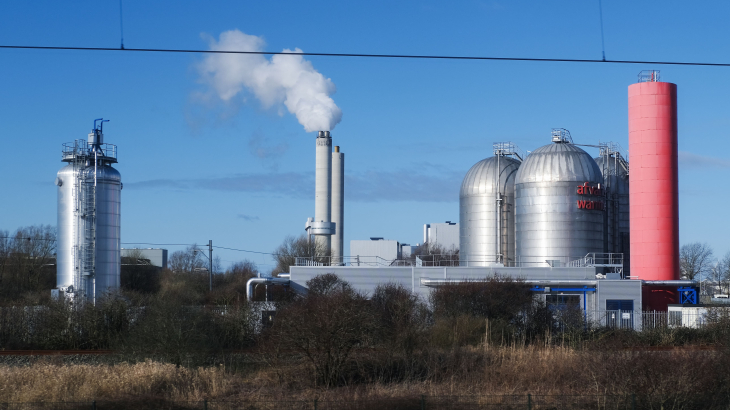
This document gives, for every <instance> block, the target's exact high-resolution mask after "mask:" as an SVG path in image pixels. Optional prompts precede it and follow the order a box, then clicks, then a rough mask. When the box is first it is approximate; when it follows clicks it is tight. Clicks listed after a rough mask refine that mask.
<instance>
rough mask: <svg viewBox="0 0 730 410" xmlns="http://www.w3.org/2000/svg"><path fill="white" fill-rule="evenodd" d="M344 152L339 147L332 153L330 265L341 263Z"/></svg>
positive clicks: (343, 210)
mask: <svg viewBox="0 0 730 410" xmlns="http://www.w3.org/2000/svg"><path fill="white" fill-rule="evenodd" d="M344 204H345V154H344V153H343V152H340V147H339V146H336V147H335V152H333V153H332V222H334V223H335V234H334V237H333V238H332V265H341V264H342V262H343V261H342V256H343V254H342V252H343V245H344V242H343V233H344V228H345V225H344V219H345V206H344Z"/></svg>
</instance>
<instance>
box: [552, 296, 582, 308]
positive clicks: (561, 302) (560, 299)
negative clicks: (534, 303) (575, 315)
mask: <svg viewBox="0 0 730 410" xmlns="http://www.w3.org/2000/svg"><path fill="white" fill-rule="evenodd" d="M545 304H547V305H548V306H555V307H562V306H580V295H546V296H545Z"/></svg>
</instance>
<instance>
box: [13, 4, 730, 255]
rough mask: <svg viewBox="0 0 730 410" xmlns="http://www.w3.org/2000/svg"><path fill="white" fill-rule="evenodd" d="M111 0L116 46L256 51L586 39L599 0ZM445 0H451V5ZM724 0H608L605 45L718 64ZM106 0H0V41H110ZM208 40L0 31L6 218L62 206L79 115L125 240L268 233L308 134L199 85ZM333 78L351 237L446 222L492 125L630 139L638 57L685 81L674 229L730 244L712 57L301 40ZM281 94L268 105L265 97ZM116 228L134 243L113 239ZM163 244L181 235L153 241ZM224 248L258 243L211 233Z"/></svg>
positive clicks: (684, 236)
mask: <svg viewBox="0 0 730 410" xmlns="http://www.w3.org/2000/svg"><path fill="white" fill-rule="evenodd" d="M450 3H452V4H447V2H406V1H404V2H397V3H396V4H393V2H384V1H369V2H337V1H320V2H294V1H291V2H285V1H280V2H193V1H176V2H163V1H159V2H142V1H138V0H127V1H124V42H125V46H127V47H128V48H130V47H134V48H145V47H149V48H191V49H204V48H207V47H208V46H209V43H208V40H206V36H207V37H208V38H210V37H213V38H215V39H218V38H219V36H220V34H221V33H223V32H225V31H228V30H235V29H237V30H240V31H241V32H244V33H247V34H250V35H256V36H260V37H262V38H263V39H264V41H265V42H266V46H265V49H267V50H270V51H281V50H283V49H285V48H286V49H294V48H297V47H298V48H300V49H302V50H303V51H306V52H332V53H348V52H350V53H379V54H388V53H394V54H396V53H397V54H447V55H481V56H515V57H545V58H550V57H554V58H600V57H601V38H600V26H599V18H598V3H597V1H559V2H558V1H555V2H538V1H463V2H450ZM453 3H455V4H453ZM728 15H730V4H728V3H726V2H719V1H718V2H702V3H701V4H695V3H690V2H680V1H673V2H662V3H661V4H658V3H656V2H649V1H628V0H627V1H610V0H605V1H604V2H603V16H604V28H605V48H606V57H607V58H609V59H621V60H672V61H707V62H729V61H730V60H728V51H729V50H728V45H727V39H728V38H730V26H728V25H727V16H728ZM119 42H120V38H119V3H118V2H117V1H102V2H98V1H97V2H91V1H74V2H50V1H47V2H40V1H27V2H4V3H2V4H0V43H2V44H10V45H50V46H88V47H117V46H118V45H119ZM203 59H204V56H201V55H196V54H154V53H134V52H84V51H31V50H0V138H2V141H3V145H2V148H1V149H0V172H2V174H3V175H5V177H4V178H2V179H1V180H2V182H1V183H0V192H2V193H3V194H2V201H0V229H7V230H14V229H16V228H18V227H20V226H26V225H34V224H51V225H55V222H56V189H55V186H54V185H53V180H54V178H55V174H56V172H57V171H58V169H59V168H60V167H61V166H62V165H63V164H62V163H61V161H60V149H61V144H62V143H64V142H68V141H72V140H74V139H77V138H84V137H85V135H86V134H87V133H88V132H89V129H90V128H91V125H92V121H93V119H94V118H98V117H104V118H108V119H110V120H111V122H109V123H107V124H106V125H105V136H106V139H107V142H110V143H114V144H117V145H118V148H119V164H118V166H117V167H116V168H117V169H118V170H119V171H120V172H121V174H122V178H123V181H124V190H123V192H122V201H123V203H122V242H125V243H129V242H150V243H193V242H197V243H200V244H202V243H207V240H208V239H212V240H213V242H214V245H219V246H224V247H231V248H239V249H247V250H254V251H261V252H270V251H272V250H273V249H274V248H275V247H276V246H277V245H278V244H280V243H281V241H282V239H283V238H284V237H285V236H287V235H299V234H301V233H303V232H304V222H305V221H306V218H307V217H310V216H313V213H314V203H313V197H314V182H313V176H314V141H313V139H314V134H313V133H307V132H305V131H304V128H303V127H302V125H300V124H299V123H298V122H297V119H296V118H295V117H294V116H293V115H291V114H289V113H288V112H287V110H286V109H283V108H282V106H281V105H276V106H274V107H271V108H268V109H267V108H264V107H263V106H262V104H261V103H260V102H259V101H258V100H257V99H256V97H255V96H254V95H252V94H251V93H246V92H243V93H240V94H238V95H237V96H236V97H234V98H232V99H231V100H229V101H227V102H225V101H223V100H220V99H216V98H210V99H206V100H201V99H200V98H198V97H199V96H200V95H201V94H205V93H209V92H210V87H209V86H208V85H207V84H205V83H204V82H201V76H200V73H199V70H198V67H199V65H200V64H201V62H202V61H203ZM307 60H309V61H310V62H311V63H312V65H313V66H314V68H315V69H316V70H317V71H319V72H320V73H322V75H324V77H326V78H329V79H331V81H332V82H333V83H334V84H335V86H336V87H337V92H336V93H335V94H334V95H332V98H333V99H334V102H335V103H336V104H337V106H338V107H339V108H340V109H341V110H342V112H343V116H342V121H341V122H340V123H339V124H338V125H337V126H336V128H335V129H334V130H333V132H332V134H333V139H334V143H335V145H340V146H341V147H342V151H344V152H345V155H346V175H347V185H346V188H345V190H346V205H345V218H346V221H345V223H346V231H345V241H346V242H345V243H346V246H345V248H346V249H345V251H346V253H347V249H348V248H349V246H347V244H348V243H349V240H350V239H365V238H367V237H370V236H383V237H386V238H389V239H397V240H400V241H402V242H410V243H416V242H420V241H421V240H422V225H423V224H424V223H430V222H443V221H445V220H452V221H456V220H458V208H459V205H458V188H459V184H460V182H461V179H462V178H463V176H464V174H465V173H466V171H467V170H468V169H469V168H470V167H471V166H472V165H473V164H474V163H475V162H477V161H479V160H481V159H483V158H485V157H487V156H490V155H491V144H492V142H495V141H513V142H515V143H517V144H518V145H519V146H520V147H521V148H522V149H524V150H534V149H536V148H537V147H539V146H542V145H545V144H547V143H549V134H550V129H551V128H553V127H562V128H567V129H568V130H570V132H571V134H572V135H573V138H574V140H575V141H576V142H577V143H585V144H593V143H596V142H598V141H599V140H600V141H615V142H618V143H620V144H621V145H623V146H624V147H627V146H628V143H627V138H628V137H627V126H628V125H627V124H628V120H627V110H628V109H627V87H628V86H629V85H630V84H632V83H634V82H635V81H636V75H637V74H638V72H639V71H641V70H643V69H658V70H661V75H662V79H663V80H665V81H669V82H674V83H676V84H677V85H678V87H679V147H680V151H682V152H681V154H680V237H681V242H682V243H686V242H692V241H706V242H708V243H709V244H710V245H711V246H712V247H713V248H714V249H715V252H716V254H724V253H725V252H727V251H730V240H728V236H727V234H726V232H728V230H729V228H730V222H729V221H728V218H727V217H726V212H727V211H726V209H727V205H726V204H727V203H728V202H729V201H728V200H729V199H730V198H728V193H727V192H726V191H727V190H726V189H725V187H726V186H727V182H726V181H727V180H728V177H730V154H728V152H729V149H730V139H729V138H728V136H729V135H728V134H729V132H728V129H730V117H728V112H730V99H728V95H730V80H729V79H728V78H729V76H728V74H729V73H730V71H729V69H727V68H709V67H678V66H661V65H654V66H643V65H628V64H621V65H619V64H569V63H530V62H489V61H446V60H441V61H430V60H429V61H425V60H386V59H357V58H333V57H311V58H307ZM281 113H283V115H280V114H281ZM125 246H127V247H131V246H132V245H125ZM167 248H169V249H170V250H171V251H174V250H177V249H179V248H177V247H173V246H168V247H167ZM216 253H217V254H218V255H220V256H221V258H222V260H223V264H224V265H227V264H229V263H231V262H235V261H238V260H241V259H243V258H249V259H251V260H253V261H255V262H256V263H258V264H259V265H260V266H261V268H262V269H264V270H268V269H270V268H271V264H272V261H271V258H270V257H268V256H265V255H256V254H246V253H241V252H232V251H223V250H216Z"/></svg>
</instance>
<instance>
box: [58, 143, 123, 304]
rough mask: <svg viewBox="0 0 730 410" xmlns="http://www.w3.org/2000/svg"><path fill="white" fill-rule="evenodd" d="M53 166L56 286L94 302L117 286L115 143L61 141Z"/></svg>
mask: <svg viewBox="0 0 730 410" xmlns="http://www.w3.org/2000/svg"><path fill="white" fill-rule="evenodd" d="M62 159H63V161H64V162H67V163H68V165H66V166H64V167H63V168H61V170H59V171H58V174H57V177H56V185H57V187H58V233H57V235H58V238H57V239H58V242H57V246H58V249H57V274H56V285H57V287H58V288H59V289H63V290H64V292H65V293H66V294H68V295H71V296H72V297H73V298H76V297H83V298H86V299H88V300H89V301H92V302H93V301H95V300H96V299H97V298H98V297H101V296H102V295H104V294H105V293H107V292H110V291H114V290H116V289H118V288H119V286H120V283H119V282H120V270H121V253H120V252H121V190H122V179H121V175H120V174H119V172H118V171H117V170H116V169H114V168H113V167H112V166H111V164H112V163H115V162H116V161H117V160H116V147H115V146H113V145H110V144H103V143H101V140H99V141H96V140H94V141H91V143H89V141H88V139H86V140H85V139H80V140H77V141H75V142H74V143H71V144H64V149H63V153H62Z"/></svg>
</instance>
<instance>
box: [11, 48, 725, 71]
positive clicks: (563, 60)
mask: <svg viewBox="0 0 730 410" xmlns="http://www.w3.org/2000/svg"><path fill="white" fill-rule="evenodd" d="M0 49H17V50H76V51H121V52H125V51H130V52H133V51H137V52H149V53H190V54H257V55H294V56H309V57H317V56H319V57H364V58H402V59H425V60H486V61H532V62H553V63H609V64H645V65H680V66H706V67H730V63H707V62H694V61H649V60H598V59H584V58H533V57H486V56H448V55H415V54H363V53H305V52H291V53H289V52H283V51H278V52H277V51H233V50H194V49H166V48H112V47H67V46H58V47H56V46H12V45H0Z"/></svg>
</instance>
